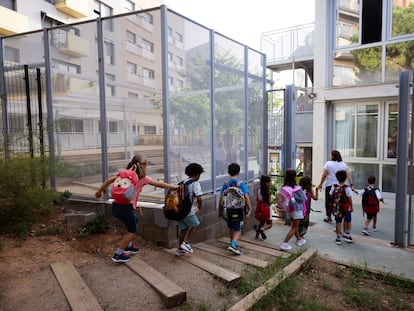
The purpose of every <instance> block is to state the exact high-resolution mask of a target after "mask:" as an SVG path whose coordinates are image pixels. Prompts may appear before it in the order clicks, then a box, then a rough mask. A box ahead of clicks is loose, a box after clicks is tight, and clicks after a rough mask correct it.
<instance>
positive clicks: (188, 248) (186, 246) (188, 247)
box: [180, 242, 194, 253]
mask: <svg viewBox="0 0 414 311" xmlns="http://www.w3.org/2000/svg"><path fill="white" fill-rule="evenodd" d="M180 247H181V248H182V249H183V250H185V251H186V252H187V253H194V251H193V249H192V248H191V245H190V243H186V242H183V243H181V245H180Z"/></svg>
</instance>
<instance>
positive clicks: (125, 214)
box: [112, 202, 139, 233]
mask: <svg viewBox="0 0 414 311" xmlns="http://www.w3.org/2000/svg"><path fill="white" fill-rule="evenodd" d="M112 215H114V217H116V218H118V219H119V220H120V221H122V222H123V223H124V225H125V227H126V228H127V231H128V232H130V233H136V232H137V224H138V223H139V218H138V216H137V215H136V214H135V213H134V209H133V208H132V204H117V203H115V202H114V203H112Z"/></svg>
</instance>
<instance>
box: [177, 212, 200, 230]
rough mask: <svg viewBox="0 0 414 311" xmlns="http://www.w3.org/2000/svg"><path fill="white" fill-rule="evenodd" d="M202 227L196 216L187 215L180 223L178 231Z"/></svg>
mask: <svg viewBox="0 0 414 311" xmlns="http://www.w3.org/2000/svg"><path fill="white" fill-rule="evenodd" d="M199 225H200V221H199V220H198V217H197V216H196V215H195V214H192V215H187V216H186V217H184V219H182V220H180V221H178V229H180V230H185V229H187V228H195V227H198V226H199Z"/></svg>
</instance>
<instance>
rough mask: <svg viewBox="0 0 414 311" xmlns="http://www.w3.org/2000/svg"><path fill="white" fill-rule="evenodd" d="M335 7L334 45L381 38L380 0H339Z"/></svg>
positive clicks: (363, 42)
mask: <svg viewBox="0 0 414 311" xmlns="http://www.w3.org/2000/svg"><path fill="white" fill-rule="evenodd" d="M336 3H337V8H336V12H337V15H336V46H337V47H340V46H346V45H352V44H368V43H373V42H381V40H382V18H383V14H382V0H361V1H340V0H338V1H337V2H336Z"/></svg>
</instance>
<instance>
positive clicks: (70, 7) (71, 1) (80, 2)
mask: <svg viewBox="0 0 414 311" xmlns="http://www.w3.org/2000/svg"><path fill="white" fill-rule="evenodd" d="M88 2H89V1H85V0H56V3H55V7H56V9H57V10H58V11H61V12H63V13H65V14H67V15H69V16H72V17H74V18H83V17H87V16H88V12H89V5H88Z"/></svg>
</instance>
